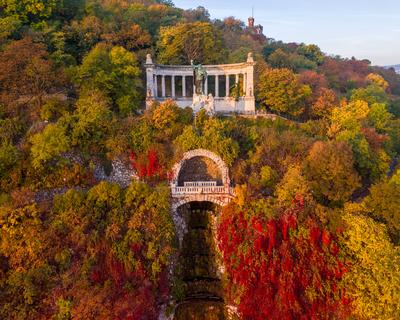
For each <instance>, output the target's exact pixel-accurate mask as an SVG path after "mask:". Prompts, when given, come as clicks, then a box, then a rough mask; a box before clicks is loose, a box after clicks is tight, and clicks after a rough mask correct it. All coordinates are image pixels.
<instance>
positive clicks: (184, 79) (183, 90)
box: [182, 76, 186, 97]
mask: <svg viewBox="0 0 400 320" xmlns="http://www.w3.org/2000/svg"><path fill="white" fill-rule="evenodd" d="M182 97H186V76H182Z"/></svg>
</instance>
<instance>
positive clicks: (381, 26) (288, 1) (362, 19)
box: [173, 0, 400, 65]
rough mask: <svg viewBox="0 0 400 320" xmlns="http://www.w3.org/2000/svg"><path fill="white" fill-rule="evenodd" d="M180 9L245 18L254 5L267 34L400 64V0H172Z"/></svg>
mask: <svg viewBox="0 0 400 320" xmlns="http://www.w3.org/2000/svg"><path fill="white" fill-rule="evenodd" d="M173 2H174V3H175V5H176V6H177V7H179V8H184V9H189V8H196V7H197V6H203V7H205V8H207V9H208V10H209V12H210V14H211V18H213V19H214V18H217V19H221V18H224V17H227V16H234V17H236V18H238V19H241V20H244V21H246V23H247V18H248V17H249V16H251V12H252V7H253V6H254V17H255V20H256V24H261V25H263V26H264V34H265V35H266V36H267V37H268V38H274V39H276V40H282V41H284V42H304V43H308V44H310V43H314V44H317V45H318V46H319V47H320V48H321V49H322V51H324V52H325V53H327V54H335V55H340V56H342V57H347V58H351V57H352V56H354V57H356V58H357V59H368V60H370V61H372V63H373V64H374V65H393V64H400V0H242V1H239V0H230V1H228V0H194V1H193V0H173Z"/></svg>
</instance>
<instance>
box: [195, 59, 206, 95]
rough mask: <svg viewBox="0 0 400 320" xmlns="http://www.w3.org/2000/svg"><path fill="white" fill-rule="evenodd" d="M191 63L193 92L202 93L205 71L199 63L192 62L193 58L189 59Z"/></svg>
mask: <svg viewBox="0 0 400 320" xmlns="http://www.w3.org/2000/svg"><path fill="white" fill-rule="evenodd" d="M191 65H192V67H193V79H194V87H195V94H197V95H204V83H205V81H206V79H207V71H206V69H205V68H204V67H203V66H202V65H201V64H198V65H195V64H193V60H192V61H191Z"/></svg>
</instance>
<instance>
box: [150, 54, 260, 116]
mask: <svg viewBox="0 0 400 320" xmlns="http://www.w3.org/2000/svg"><path fill="white" fill-rule="evenodd" d="M254 66H255V62H254V59H253V55H252V53H249V54H248V56H247V61H246V62H243V63H235V64H222V65H201V64H197V65H195V64H194V63H193V61H192V62H191V65H161V64H156V63H154V62H153V59H152V57H151V55H150V54H148V55H147V58H146V64H145V67H146V77H147V98H146V107H147V108H148V107H150V106H151V105H152V103H153V102H154V101H158V102H163V101H165V100H167V99H172V100H174V101H175V102H176V103H177V104H178V106H180V107H181V108H185V107H191V108H192V109H193V111H194V112H198V111H199V110H201V109H205V110H206V111H207V112H208V113H210V114H214V113H243V114H253V113H255V99H254Z"/></svg>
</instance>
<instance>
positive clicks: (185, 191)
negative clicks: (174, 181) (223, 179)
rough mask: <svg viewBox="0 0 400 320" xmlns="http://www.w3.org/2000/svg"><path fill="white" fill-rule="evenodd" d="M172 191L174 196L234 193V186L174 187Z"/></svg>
mask: <svg viewBox="0 0 400 320" xmlns="http://www.w3.org/2000/svg"><path fill="white" fill-rule="evenodd" d="M171 192H172V196H173V197H175V196H179V195H191V194H233V190H232V188H230V187H225V186H211V187H210V186H201V187H173V188H171Z"/></svg>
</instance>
